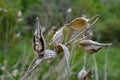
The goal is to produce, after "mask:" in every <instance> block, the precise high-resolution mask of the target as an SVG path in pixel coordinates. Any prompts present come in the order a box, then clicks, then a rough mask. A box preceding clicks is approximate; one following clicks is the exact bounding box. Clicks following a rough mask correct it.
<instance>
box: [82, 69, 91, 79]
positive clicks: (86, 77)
mask: <svg viewBox="0 0 120 80" xmlns="http://www.w3.org/2000/svg"><path fill="white" fill-rule="evenodd" d="M91 78H92V71H91V70H89V71H88V72H87V74H86V75H85V77H84V80H91Z"/></svg>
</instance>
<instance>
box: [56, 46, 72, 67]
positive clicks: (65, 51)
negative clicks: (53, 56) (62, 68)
mask: <svg viewBox="0 0 120 80" xmlns="http://www.w3.org/2000/svg"><path fill="white" fill-rule="evenodd" d="M56 48H57V50H59V51H60V50H62V51H63V52H64V57H65V59H66V63H67V66H68V68H69V58H70V52H69V50H68V47H67V46H65V45H63V44H59V45H57V47H56Z"/></svg>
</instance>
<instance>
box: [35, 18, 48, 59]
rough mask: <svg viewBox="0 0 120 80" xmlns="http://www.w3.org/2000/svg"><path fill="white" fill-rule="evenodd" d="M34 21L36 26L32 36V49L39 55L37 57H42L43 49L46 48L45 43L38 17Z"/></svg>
mask: <svg viewBox="0 0 120 80" xmlns="http://www.w3.org/2000/svg"><path fill="white" fill-rule="evenodd" d="M36 21H37V22H36V25H37V26H36V30H35V32H34V36H33V49H34V51H35V52H36V53H37V54H38V55H39V57H43V54H44V51H45V49H46V44H45V40H44V37H43V33H42V30H41V26H40V23H39V19H38V18H37V20H36Z"/></svg>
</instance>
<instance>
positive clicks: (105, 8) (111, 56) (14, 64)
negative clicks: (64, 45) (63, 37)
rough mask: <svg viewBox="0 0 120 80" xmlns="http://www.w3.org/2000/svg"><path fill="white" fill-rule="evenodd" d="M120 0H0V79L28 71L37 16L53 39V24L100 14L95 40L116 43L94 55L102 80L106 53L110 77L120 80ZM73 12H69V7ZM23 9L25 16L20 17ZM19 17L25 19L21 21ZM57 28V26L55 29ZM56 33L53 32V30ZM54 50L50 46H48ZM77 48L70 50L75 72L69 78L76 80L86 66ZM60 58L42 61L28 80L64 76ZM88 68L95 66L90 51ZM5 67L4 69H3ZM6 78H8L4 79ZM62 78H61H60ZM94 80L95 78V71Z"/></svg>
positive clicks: (8, 79) (14, 79)
mask: <svg viewBox="0 0 120 80" xmlns="http://www.w3.org/2000/svg"><path fill="white" fill-rule="evenodd" d="M119 4H120V1H119V0H88V1H86V0H49V1H48V0H0V80H1V79H2V78H3V80H19V78H20V77H21V76H22V75H23V73H24V72H25V71H26V69H27V68H28V66H29V65H30V63H31V62H32V60H33V59H34V57H35V56H36V54H35V53H34V52H33V49H32V36H33V31H34V24H35V18H36V16H38V17H39V18H40V23H41V25H42V27H43V28H44V29H45V31H44V36H45V39H46V41H47V43H49V42H50V40H51V38H52V34H49V32H51V31H52V28H53V26H54V27H55V28H56V29H59V28H60V27H62V26H63V25H64V24H65V23H67V22H69V21H71V20H72V19H75V18H77V17H81V16H86V17H89V18H90V17H92V16H94V15H96V14H98V15H100V20H99V21H98V22H97V25H96V26H97V27H96V28H97V29H95V30H94V34H95V36H94V37H93V39H94V40H99V41H100V42H116V43H117V45H115V46H113V47H110V48H107V49H102V50H101V51H99V52H98V53H96V54H95V57H96V61H97V66H98V74H99V80H103V78H104V64H105V59H106V55H107V80H119V74H120V64H119V61H120V54H119V50H120V48H119V42H118V41H119V40H120V36H119V33H120V32H119V31H120V10H119V9H120V6H119ZM70 9H71V10H72V11H68V10H70ZM19 11H21V12H22V15H21V16H18V12H19ZM18 19H22V20H21V21H18ZM56 29H54V30H55V31H56ZM53 33H54V32H53ZM49 48H51V49H53V48H52V47H51V46H50V47H49ZM80 49H81V48H80V47H77V50H76V51H75V52H72V50H71V53H73V54H71V56H72V57H71V63H70V66H71V68H72V71H71V72H70V75H68V80H77V74H78V72H79V71H80V70H81V68H82V65H83V56H84V55H83V53H84V52H83V50H82V49H81V50H80ZM61 56H62V55H60V58H58V59H55V60H53V61H45V62H42V63H41V64H40V66H39V69H37V70H36V71H34V72H33V74H31V76H30V77H29V78H28V80H31V79H34V80H56V79H58V78H60V77H61V76H62V77H63V75H62V74H63V73H65V70H63V69H64V66H65V65H63V67H61V68H63V69H61V68H60V69H59V70H57V72H54V71H53V70H54V68H59V66H58V64H59V62H60V61H61V59H62V57H61ZM87 59H88V61H87V65H86V66H87V68H88V69H90V68H93V67H94V61H93V57H92V55H88V54H87ZM3 68H5V70H4V69H3ZM4 78H5V79H4ZM61 80H62V79H61ZM93 80H96V79H95V75H94V71H93Z"/></svg>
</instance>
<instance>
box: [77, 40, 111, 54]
mask: <svg viewBox="0 0 120 80" xmlns="http://www.w3.org/2000/svg"><path fill="white" fill-rule="evenodd" d="M79 43H80V45H82V46H83V48H84V50H85V52H87V53H89V54H93V53H95V52H98V51H99V50H100V49H102V48H104V47H109V46H111V45H112V43H107V44H104V43H98V42H96V41H92V40H82V41H80V42H79Z"/></svg>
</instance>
